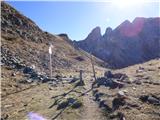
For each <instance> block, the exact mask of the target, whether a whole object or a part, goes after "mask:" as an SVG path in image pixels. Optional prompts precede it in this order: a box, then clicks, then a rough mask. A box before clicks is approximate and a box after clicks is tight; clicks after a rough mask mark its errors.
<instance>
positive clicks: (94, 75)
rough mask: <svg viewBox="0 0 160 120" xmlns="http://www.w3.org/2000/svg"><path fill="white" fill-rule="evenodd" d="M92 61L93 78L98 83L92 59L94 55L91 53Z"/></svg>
mask: <svg viewBox="0 0 160 120" xmlns="http://www.w3.org/2000/svg"><path fill="white" fill-rule="evenodd" d="M90 59H91V64H92V70H93V77H94V79H95V81H96V80H97V78H96V72H95V68H94V63H93V59H92V54H91V53H90Z"/></svg>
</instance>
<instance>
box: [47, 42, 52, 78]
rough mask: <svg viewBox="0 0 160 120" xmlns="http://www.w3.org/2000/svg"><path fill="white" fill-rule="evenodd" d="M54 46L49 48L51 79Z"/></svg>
mask: <svg viewBox="0 0 160 120" xmlns="http://www.w3.org/2000/svg"><path fill="white" fill-rule="evenodd" d="M52 47H53V46H52V45H50V46H49V51H48V52H49V66H50V79H52Z"/></svg>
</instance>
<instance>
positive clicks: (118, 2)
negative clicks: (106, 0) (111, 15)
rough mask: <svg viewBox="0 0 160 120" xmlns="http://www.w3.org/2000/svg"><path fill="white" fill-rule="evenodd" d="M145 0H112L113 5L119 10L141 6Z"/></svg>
mask: <svg viewBox="0 0 160 120" xmlns="http://www.w3.org/2000/svg"><path fill="white" fill-rule="evenodd" d="M143 2H144V0H112V4H113V5H115V6H117V7H119V8H129V7H133V6H136V5H140V4H141V3H143Z"/></svg>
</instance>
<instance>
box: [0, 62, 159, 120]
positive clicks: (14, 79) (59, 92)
mask: <svg viewBox="0 0 160 120" xmlns="http://www.w3.org/2000/svg"><path fill="white" fill-rule="evenodd" d="M96 71H97V81H96V82H95V81H94V78H93V74H92V72H84V73H83V80H84V83H85V84H84V85H81V84H79V72H64V71H62V76H59V77H57V78H55V79H54V80H49V79H48V81H46V82H44V83H42V82H41V81H27V80H26V79H27V77H28V76H27V75H29V74H24V73H21V72H16V73H15V72H14V71H13V69H12V68H7V67H2V118H1V119H2V120H7V119H8V120H13V119H14V120H22V119H28V118H29V116H31V115H32V114H34V113H37V114H39V115H41V116H43V117H44V118H46V119H48V120H51V119H57V120H103V119H104V120H105V119H113V120H118V119H120V120H124V119H126V120H128V119H129V120H139V119H143V120H151V119H152V120H159V119H160V90H159V87H160V81H159V80H160V74H159V73H160V72H159V71H160V62H159V60H152V61H150V62H147V63H144V64H139V65H135V66H131V67H128V68H124V69H119V70H114V71H113V70H112V71H111V73H110V72H105V71H108V70H105V69H101V68H96ZM104 72H105V75H104ZM14 73H15V74H14ZM31 79H32V78H31ZM8 80H9V81H8ZM22 80H24V81H25V82H24V81H23V82H20V81H22ZM108 81H110V82H108Z"/></svg>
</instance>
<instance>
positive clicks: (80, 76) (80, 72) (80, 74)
mask: <svg viewBox="0 0 160 120" xmlns="http://www.w3.org/2000/svg"><path fill="white" fill-rule="evenodd" d="M79 79H80V82H82V70H80V71H79Z"/></svg>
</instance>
